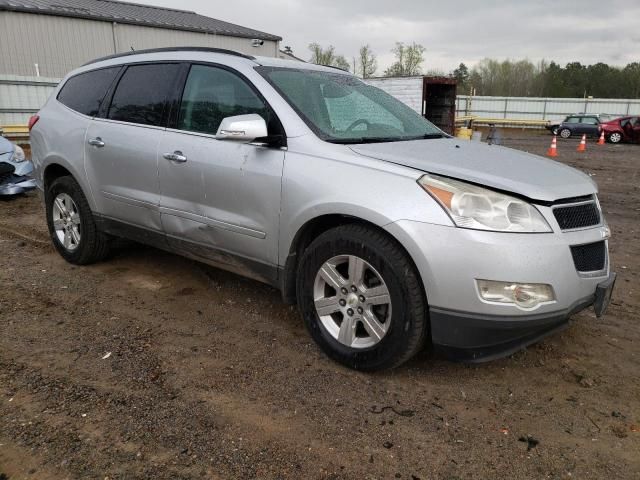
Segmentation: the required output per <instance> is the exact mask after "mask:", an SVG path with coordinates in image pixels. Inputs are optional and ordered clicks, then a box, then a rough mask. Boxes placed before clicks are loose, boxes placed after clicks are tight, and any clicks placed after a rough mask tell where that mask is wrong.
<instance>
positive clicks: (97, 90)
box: [58, 67, 120, 117]
mask: <svg viewBox="0 0 640 480" xmlns="http://www.w3.org/2000/svg"><path fill="white" fill-rule="evenodd" d="M119 70H120V67H113V68H103V69H100V70H93V71H91V72H87V73H81V74H79V75H76V76H75V77H71V78H70V79H69V80H67V83H65V84H64V86H63V87H62V89H61V90H60V93H58V101H59V102H61V103H63V104H64V105H66V106H67V107H69V108H71V109H72V110H75V111H76V112H80V113H82V114H84V115H88V116H90V117H95V116H96V115H97V114H98V110H99V109H100V105H101V104H102V101H103V99H104V96H105V95H106V94H107V89H108V88H109V86H110V85H111V82H113V80H114V79H115V78H116V75H117V74H118V71H119Z"/></svg>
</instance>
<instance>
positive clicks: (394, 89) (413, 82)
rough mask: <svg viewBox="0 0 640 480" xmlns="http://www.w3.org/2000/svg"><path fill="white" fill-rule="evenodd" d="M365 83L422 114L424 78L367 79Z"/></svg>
mask: <svg viewBox="0 0 640 480" xmlns="http://www.w3.org/2000/svg"><path fill="white" fill-rule="evenodd" d="M365 82H367V83H368V84H369V85H373V86H374V87H378V88H379V89H380V90H384V91H385V92H387V93H388V94H389V95H391V96H393V97H395V98H397V99H398V100H400V101H401V102H403V103H405V104H406V105H409V106H410V107H411V108H413V109H414V110H415V111H416V112H418V113H420V114H421V113H422V77H389V78H367V79H366V80H365Z"/></svg>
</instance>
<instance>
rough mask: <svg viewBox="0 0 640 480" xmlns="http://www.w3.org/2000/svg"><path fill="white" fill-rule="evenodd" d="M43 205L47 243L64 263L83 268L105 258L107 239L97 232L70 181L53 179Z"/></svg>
mask: <svg viewBox="0 0 640 480" xmlns="http://www.w3.org/2000/svg"><path fill="white" fill-rule="evenodd" d="M45 204H46V214H47V226H48V227H49V234H50V235H51V240H52V241H53V245H54V246H55V248H56V250H58V253H60V255H61V256H62V257H63V258H64V259H65V260H66V261H67V262H69V263H73V264H76V265H86V264H89V263H94V262H97V261H99V260H102V259H103V258H104V257H105V256H106V255H107V253H108V250H109V239H108V237H107V235H106V234H104V233H103V232H101V231H99V230H98V229H97V227H96V224H95V221H94V218H93V213H92V212H91V208H90V207H89V203H88V202H87V199H86V197H85V196H84V193H82V189H81V188H80V185H78V183H77V182H76V181H75V180H74V179H73V178H72V177H60V178H57V179H55V180H54V181H53V182H52V183H51V186H50V187H49V188H48V189H47V192H46V195H45Z"/></svg>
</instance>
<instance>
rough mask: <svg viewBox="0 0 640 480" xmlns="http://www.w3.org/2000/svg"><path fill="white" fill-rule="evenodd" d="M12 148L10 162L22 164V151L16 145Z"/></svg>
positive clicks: (23, 158) (23, 157)
mask: <svg viewBox="0 0 640 480" xmlns="http://www.w3.org/2000/svg"><path fill="white" fill-rule="evenodd" d="M14 147H15V148H14V150H13V157H11V160H12V161H13V162H16V163H20V162H24V160H25V156H24V150H23V149H22V147H20V146H18V145H14Z"/></svg>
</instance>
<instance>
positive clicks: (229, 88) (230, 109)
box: [178, 65, 271, 134]
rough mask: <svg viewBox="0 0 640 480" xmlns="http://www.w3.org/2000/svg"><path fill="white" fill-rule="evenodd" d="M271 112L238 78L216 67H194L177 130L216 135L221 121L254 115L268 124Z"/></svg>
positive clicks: (190, 72) (191, 71) (188, 81)
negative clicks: (238, 116)
mask: <svg viewBox="0 0 640 480" xmlns="http://www.w3.org/2000/svg"><path fill="white" fill-rule="evenodd" d="M269 112H270V110H269V109H268V108H267V106H266V105H265V104H264V102H263V101H262V100H261V99H260V97H258V95H257V94H256V93H255V92H254V91H253V90H252V89H251V87H249V85H247V84H246V82H245V81H244V80H242V79H241V78H240V77H238V76H237V75H235V74H233V73H231V72H229V71H227V70H224V69H222V68H217V67H209V66H204V65H193V66H192V67H191V70H190V71H189V76H188V78H187V83H186V85H185V87H184V94H183V95H182V103H181V105H180V116H179V118H178V129H180V130H188V131H190V132H200V133H209V134H215V133H217V131H218V127H219V126H220V123H221V122H222V120H223V119H224V118H226V117H233V116H236V115H247V114H250V113H256V114H258V115H260V116H261V117H262V118H264V120H265V122H267V124H269V123H270V120H271V119H270V115H269Z"/></svg>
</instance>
